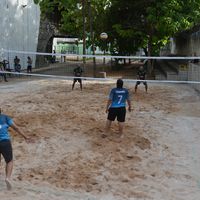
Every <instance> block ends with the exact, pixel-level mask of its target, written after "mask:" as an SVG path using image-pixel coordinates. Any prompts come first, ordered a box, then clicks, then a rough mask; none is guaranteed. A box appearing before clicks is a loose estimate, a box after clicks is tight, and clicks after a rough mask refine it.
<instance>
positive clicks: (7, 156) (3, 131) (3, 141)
mask: <svg viewBox="0 0 200 200" xmlns="http://www.w3.org/2000/svg"><path fill="white" fill-rule="evenodd" d="M9 127H11V128H13V129H14V130H15V131H16V132H17V133H18V134H20V135H21V136H22V137H24V139H25V140H27V141H28V142H29V141H30V139H28V138H27V137H26V136H25V135H24V134H23V133H22V132H21V131H20V130H19V128H18V127H17V126H16V124H15V123H14V122H13V120H12V119H11V118H10V117H8V116H7V115H4V114H2V113H1V108H0V156H1V155H2V156H3V157H4V160H5V162H6V170H5V171H6V178H5V182H6V185H7V189H8V190H11V181H10V178H11V174H12V169H13V151H12V144H11V138H10V134H9V132H8V128H9ZM0 161H1V160H0Z"/></svg>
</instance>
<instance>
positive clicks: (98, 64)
mask: <svg viewBox="0 0 200 200" xmlns="http://www.w3.org/2000/svg"><path fill="white" fill-rule="evenodd" d="M0 55H1V70H4V71H1V74H2V73H4V74H7V76H8V78H9V77H11V75H15V77H16V78H17V77H19V76H17V75H19V73H20V77H23V76H31V77H32V78H33V77H35V78H36V77H44V78H56V79H73V78H75V77H74V70H75V69H76V68H77V67H81V69H82V73H81V78H82V79H85V80H98V81H106V80H115V79H117V78H123V79H124V80H125V81H129V82H136V81H137V80H138V71H139V70H140V68H141V66H142V68H143V70H144V71H145V72H146V77H145V78H146V80H148V82H155V83H157V82H164V83H188V84H192V85H193V86H194V87H195V88H196V89H198V90H200V84H199V83H200V66H199V65H200V64H199V62H198V61H199V59H200V58H199V57H183V56H159V57H147V56H111V55H79V54H60V53H41V52H24V51H14V50H12V51H11V50H1V54H0ZM30 60H31V61H30ZM29 65H31V69H30V68H29V67H28V66H29ZM28 68H29V69H30V70H28ZM27 70H28V71H27Z"/></svg>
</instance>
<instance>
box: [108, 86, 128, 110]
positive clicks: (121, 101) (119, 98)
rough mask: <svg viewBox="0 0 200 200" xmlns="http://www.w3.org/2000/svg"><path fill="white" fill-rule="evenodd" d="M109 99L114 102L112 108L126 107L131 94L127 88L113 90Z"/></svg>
mask: <svg viewBox="0 0 200 200" xmlns="http://www.w3.org/2000/svg"><path fill="white" fill-rule="evenodd" d="M109 99H110V100H111V101H112V104H111V106H110V107H111V108H121V107H125V106H126V101H127V100H129V92H128V90H127V89H125V88H113V89H112V90H111V92H110V95H109Z"/></svg>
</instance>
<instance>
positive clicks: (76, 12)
mask: <svg viewBox="0 0 200 200" xmlns="http://www.w3.org/2000/svg"><path fill="white" fill-rule="evenodd" d="M90 1H91V9H92V23H93V29H94V42H95V45H98V46H100V47H101V48H102V49H103V50H104V49H108V43H109V44H110V50H111V52H112V53H113V54H121V55H130V54H134V53H135V52H136V51H137V49H138V48H144V49H145V50H146V51H147V49H148V51H149V54H148V55H155V54H157V53H158V52H159V50H160V48H161V47H162V46H164V45H166V43H167V42H168V41H169V38H170V37H173V36H174V35H176V34H177V33H179V32H181V31H184V30H187V29H190V28H191V27H193V26H194V25H195V24H198V23H199V22H200V0H140V1H138V0H126V1H121V0H90ZM34 2H35V3H37V4H39V5H40V8H41V11H42V15H43V16H45V17H47V18H49V19H50V20H51V21H53V22H55V23H56V24H57V25H58V28H59V29H60V30H61V31H62V32H65V33H67V34H68V35H72V36H77V37H79V38H81V37H82V33H83V31H82V26H83V19H82V2H83V0H34ZM85 2H88V0H85ZM85 9H86V19H85V24H86V30H87V32H90V27H89V24H90V23H89V20H90V16H89V12H88V4H87V3H86V7H85ZM101 32H107V34H108V36H109V38H108V39H107V40H106V42H105V41H101V40H100V38H99V35H100V33H101ZM90 36H91V34H89V35H88V38H89V40H88V42H87V44H88V45H90V43H91V39H90Z"/></svg>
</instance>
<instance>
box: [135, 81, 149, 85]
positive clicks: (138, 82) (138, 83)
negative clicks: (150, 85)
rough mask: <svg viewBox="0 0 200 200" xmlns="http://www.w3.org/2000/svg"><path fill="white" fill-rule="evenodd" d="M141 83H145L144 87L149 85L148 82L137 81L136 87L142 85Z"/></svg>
mask: <svg viewBox="0 0 200 200" xmlns="http://www.w3.org/2000/svg"><path fill="white" fill-rule="evenodd" d="M140 83H143V84H144V85H147V82H146V81H137V82H136V85H140Z"/></svg>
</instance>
